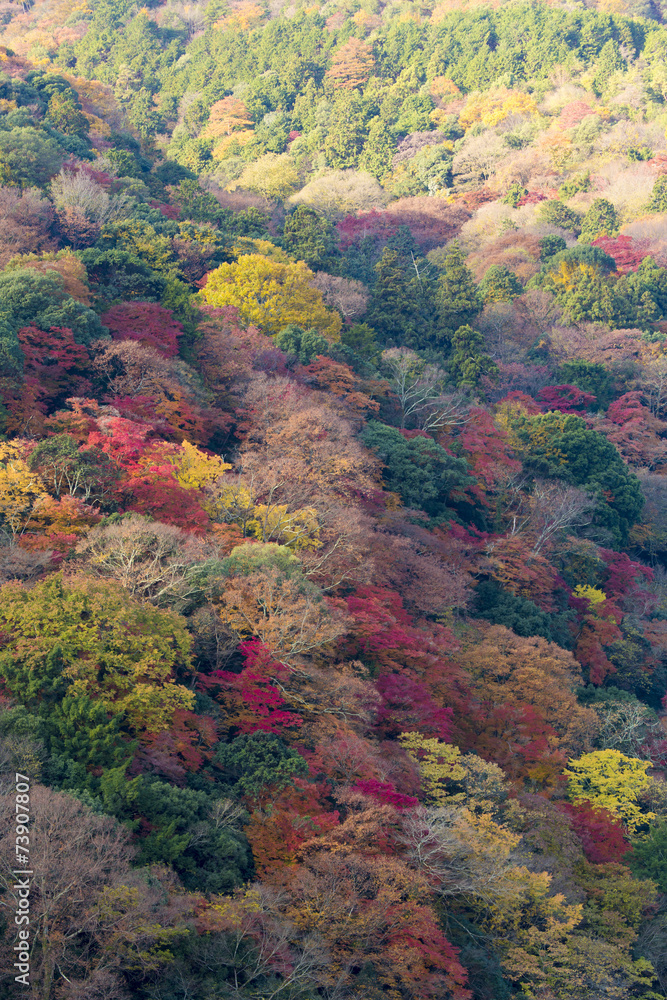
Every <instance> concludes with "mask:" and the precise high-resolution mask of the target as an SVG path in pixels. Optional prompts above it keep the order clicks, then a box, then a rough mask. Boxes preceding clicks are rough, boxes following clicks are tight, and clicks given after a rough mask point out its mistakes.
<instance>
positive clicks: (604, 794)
mask: <svg viewBox="0 0 667 1000" xmlns="http://www.w3.org/2000/svg"><path fill="white" fill-rule="evenodd" d="M650 766H651V764H650V761H648V760H639V758H638V757H626V755H625V754H624V753H621V752H620V751H619V750H595V751H594V752H593V753H585V754H583V756H581V757H579V758H578V759H577V760H572V761H570V766H569V768H566V770H565V771H564V774H566V775H567V777H568V778H569V781H568V795H569V797H570V799H571V801H572V802H574V803H575V804H578V803H579V802H590V803H591V805H592V806H594V807H595V808H596V809H606V810H607V812H610V813H611V814H612V816H617V817H618V818H619V819H621V820H622V821H623V822H624V823H625V825H626V826H627V828H628V830H630V832H632V833H634V832H636V831H637V829H638V828H639V827H640V826H642V825H643V824H645V823H648V822H649V820H651V819H655V814H654V813H651V812H642V809H641V807H640V805H639V803H638V801H637V799H638V796H639V794H640V792H642V791H644V790H645V789H647V788H648V787H649V785H650V783H651V779H650V778H649V777H648V775H647V774H646V772H647V770H648V768H649V767H650Z"/></svg>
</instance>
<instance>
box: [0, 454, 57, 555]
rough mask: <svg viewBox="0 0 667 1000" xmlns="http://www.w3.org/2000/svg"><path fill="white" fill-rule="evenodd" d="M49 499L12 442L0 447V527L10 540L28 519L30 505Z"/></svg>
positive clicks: (35, 475) (20, 530)
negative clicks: (8, 535)
mask: <svg viewBox="0 0 667 1000" xmlns="http://www.w3.org/2000/svg"><path fill="white" fill-rule="evenodd" d="M46 497H48V494H47V492H46V490H45V489H44V485H43V483H42V481H41V480H40V478H39V476H38V475H37V473H36V472H31V471H30V469H29V468H28V466H27V465H26V463H25V462H24V461H23V459H22V458H19V448H18V447H17V445H16V444H14V443H13V442H12V441H8V442H7V443H6V444H2V445H0V524H1V525H2V527H4V529H5V531H7V532H9V533H10V534H11V535H12V537H14V538H15V537H16V536H17V535H20V534H21V533H22V532H23V531H24V530H25V528H26V526H27V524H28V521H29V520H30V515H31V511H32V508H33V504H34V503H35V501H36V500H38V499H44V498H46Z"/></svg>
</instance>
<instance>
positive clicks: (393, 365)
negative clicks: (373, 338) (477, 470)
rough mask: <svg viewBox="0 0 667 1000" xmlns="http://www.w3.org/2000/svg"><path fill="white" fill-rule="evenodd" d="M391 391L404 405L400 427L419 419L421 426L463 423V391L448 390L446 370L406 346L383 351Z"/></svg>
mask: <svg viewBox="0 0 667 1000" xmlns="http://www.w3.org/2000/svg"><path fill="white" fill-rule="evenodd" d="M382 361H383V363H384V366H385V369H386V371H387V374H388V381H389V384H390V385H391V388H392V391H393V393H394V395H395V396H396V398H397V399H398V402H399V405H400V408H401V427H405V426H406V424H407V423H412V422H414V423H416V424H417V427H418V428H419V429H420V430H424V431H433V430H438V429H439V428H441V427H447V426H452V425H458V424H464V423H465V422H466V420H467V411H468V406H467V404H466V401H465V399H464V397H463V396H462V395H460V394H459V393H452V392H446V391H445V385H446V381H447V375H446V372H445V371H443V369H442V368H439V367H438V366H437V365H431V364H427V363H426V362H425V361H424V360H423V359H422V358H420V357H419V355H418V354H416V353H415V352H414V351H410V350H408V349H407V348H406V347H392V348H390V349H389V350H387V351H383V352H382Z"/></svg>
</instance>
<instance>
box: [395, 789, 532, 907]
mask: <svg viewBox="0 0 667 1000" xmlns="http://www.w3.org/2000/svg"><path fill="white" fill-rule="evenodd" d="M491 826H492V829H491V830H488V829H486V830H480V829H479V828H478V827H477V826H476V825H475V823H474V822H472V817H471V815H470V813H468V811H467V810H466V809H462V808H459V807H457V806H454V805H452V806H440V807H438V808H424V807H419V808H417V809H414V810H411V811H410V812H408V813H405V814H404V816H403V835H402V838H403V841H404V843H405V846H406V851H407V856H408V858H409V859H410V861H411V862H412V864H413V865H415V867H416V868H417V869H418V870H419V871H421V872H423V874H425V875H426V876H427V878H428V879H429V881H430V882H431V883H432V884H433V885H435V886H436V892H437V893H438V894H439V895H441V896H459V897H462V898H466V899H470V900H472V899H477V900H484V901H487V902H488V901H492V900H497V899H499V898H510V897H512V896H513V895H515V894H516V892H517V891H518V887H517V884H516V881H515V880H514V879H512V877H511V873H512V870H513V869H514V868H515V865H514V864H513V861H512V851H511V848H512V847H513V845H514V843H515V839H518V838H515V839H513V838H512V836H511V835H508V831H505V830H503V828H501V827H497V826H495V824H493V823H492V824H491ZM493 828H495V829H493ZM494 834H496V835H494Z"/></svg>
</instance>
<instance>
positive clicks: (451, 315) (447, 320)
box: [437, 241, 482, 340]
mask: <svg viewBox="0 0 667 1000" xmlns="http://www.w3.org/2000/svg"><path fill="white" fill-rule="evenodd" d="M437 301H438V331H437V339H438V340H451V337H452V335H453V333H454V332H455V331H456V330H458V328H459V327H461V326H465V324H466V323H471V322H472V321H473V320H474V318H475V316H476V315H477V313H478V312H479V311H480V309H481V305H482V303H481V299H480V296H479V292H478V291H477V287H476V285H475V282H474V280H473V276H472V273H471V272H470V270H469V269H468V267H467V266H466V262H465V258H464V256H463V252H462V250H461V247H460V245H459V243H458V242H456V241H455V242H454V243H452V245H451V246H450V248H449V251H448V253H447V255H446V257H445V260H444V263H443V266H442V271H441V273H440V276H439V278H438V289H437Z"/></svg>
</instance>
